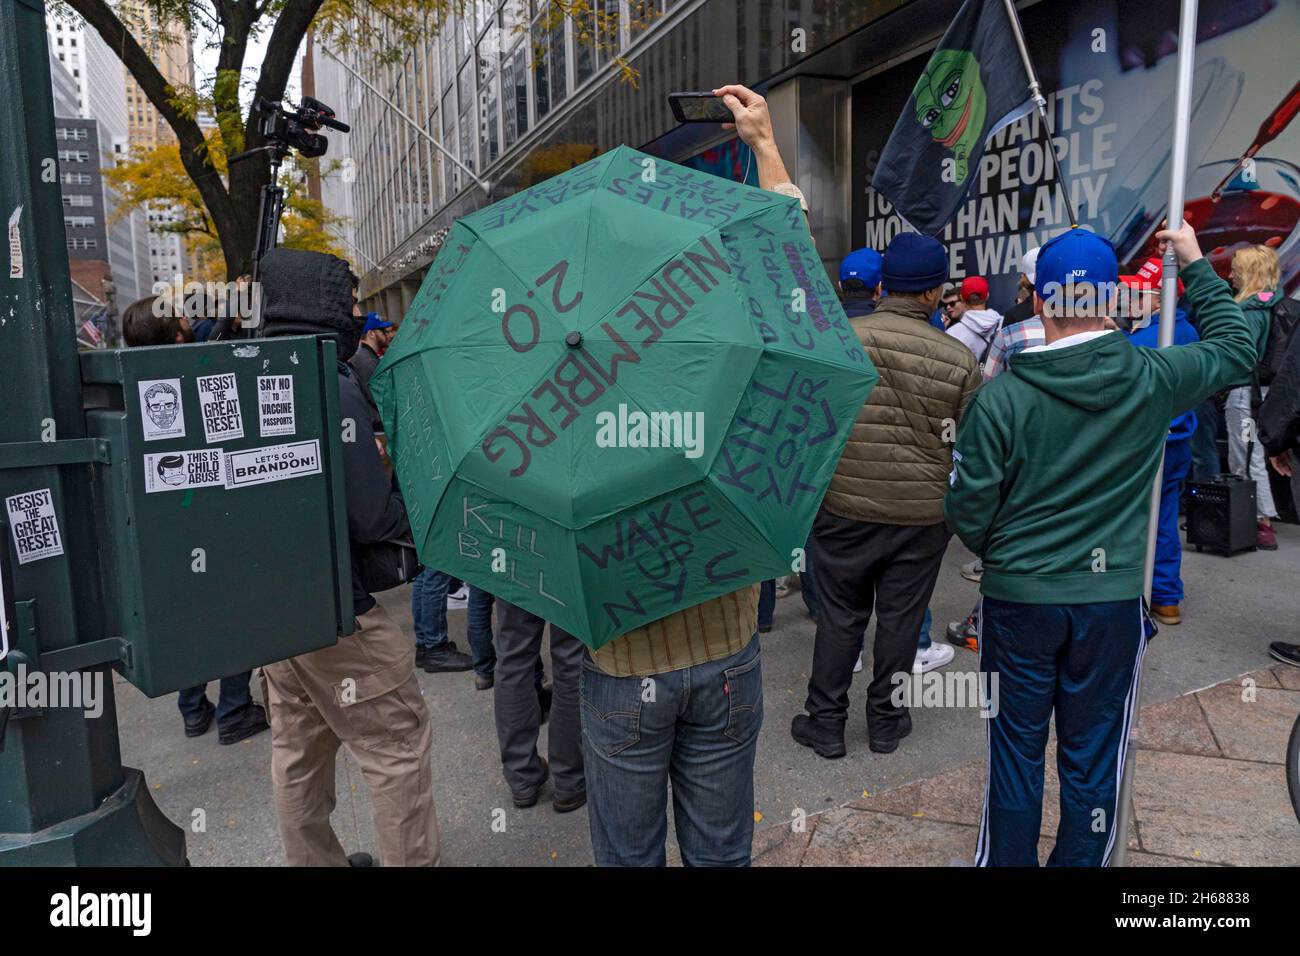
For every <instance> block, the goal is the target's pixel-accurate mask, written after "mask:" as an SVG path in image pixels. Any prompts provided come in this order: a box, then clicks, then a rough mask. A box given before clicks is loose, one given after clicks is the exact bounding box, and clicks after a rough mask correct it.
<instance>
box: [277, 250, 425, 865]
mask: <svg viewBox="0 0 1300 956" xmlns="http://www.w3.org/2000/svg"><path fill="white" fill-rule="evenodd" d="M261 266H262V268H261V282H262V320H263V322H264V324H265V328H264V332H265V334H266V336H267V337H271V336H282V335H314V336H325V337H328V338H331V339H333V340H334V341H335V342H336V343H337V345H338V375H339V411H340V416H341V419H342V420H341V421H340V422H339V423H338V427H339V428H340V429H341V430H342V433H343V472H344V475H343V477H344V491H345V494H346V497H347V514H348V541H349V544H350V545H351V550H352V597H353V610H354V613H355V614H356V624H355V630H354V632H353V633H352V634H351V635H349V636H348V637H345V638H343V639H342V640H340V641H339V642H338V643H337V644H335V645H333V646H332V647H326V648H322V649H321V650H318V651H312V652H311V653H309V654H302V655H300V656H298V657H294V658H290V659H289V660H286V661H278V662H277V663H274V664H269V665H267V666H266V667H264V668H263V669H262V672H263V676H264V678H265V689H264V693H265V696H266V699H267V707H268V709H269V710H270V713H271V779H272V782H273V784H274V789H275V802H276V811H277V814H278V816H279V821H280V835H281V838H282V840H283V841H284V850H285V857H286V858H287V860H288V862H289V864H290V865H298V866H330V865H334V866H346V865H348V864H349V863H353V864H354V865H356V864H358V863H360V864H362V865H364V864H365V863H366V862H368V858H365V859H362V858H363V857H365V855H364V854H358V855H354V857H352V858H349V857H348V856H347V855H346V854H345V853H344V852H343V847H342V846H341V845H340V843H339V840H338V837H337V836H336V835H335V833H334V830H333V829H332V828H331V827H330V822H329V816H330V812H331V811H332V810H333V809H334V761H335V755H336V754H337V752H338V747H339V744H340V743H341V744H343V745H345V746H346V747H347V748H348V751H349V752H350V753H351V754H352V756H353V757H354V758H355V759H356V761H357V763H358V764H359V765H360V766H361V772H362V775H363V776H364V777H365V779H366V782H367V784H369V786H370V790H371V803H372V806H373V814H374V829H375V842H376V844H377V845H378V848H379V854H380V858H381V861H382V863H383V864H384V865H385V866H432V865H435V864H436V863H437V862H438V820H437V814H436V811H435V809H434V803H433V771H432V761H431V756H430V754H431V745H432V740H433V735H432V732H431V730H430V726H429V712H428V709H427V707H426V706H425V703H424V698H423V696H422V695H421V693H420V686H419V684H418V683H417V682H416V679H415V654H414V650H413V649H412V646H411V641H410V639H409V638H408V637H406V636H405V635H404V634H403V633H402V631H401V628H399V627H398V626H397V624H396V623H395V622H394V621H393V619H392V618H391V617H389V615H388V612H387V611H385V610H384V608H383V607H382V606H381V605H379V604H377V603H376V602H375V599H374V597H373V596H371V595H370V594H369V593H368V591H367V590H366V588H365V586H364V585H363V584H362V583H361V574H360V564H359V560H360V557H359V554H360V552H361V551H362V550H363V548H364V546H366V545H374V544H378V543H380V542H385V541H393V540H396V539H398V538H402V537H406V536H409V535H410V525H409V523H408V521H407V517H406V509H405V506H404V504H403V502H402V498H401V495H400V494H399V493H398V492H397V491H395V490H394V489H393V485H392V482H391V481H390V479H389V477H388V473H387V471H386V469H385V468H384V464H383V461H382V459H381V458H380V453H379V447H378V445H377V443H376V440H375V434H374V428H373V417H372V412H371V411H370V405H369V402H368V401H367V399H366V397H365V394H364V393H363V392H362V389H361V385H360V383H359V382H358V381H357V379H356V377H355V376H354V374H353V373H352V370H351V368H350V366H349V365H348V364H347V360H348V359H349V358H350V357H351V356H352V354H353V353H354V352H355V351H356V348H357V343H358V342H359V341H360V338H361V323H360V322H358V321H357V320H356V319H355V318H354V317H353V315H352V281H351V271H350V270H349V269H348V265H347V263H346V262H344V261H343V260H342V259H340V258H338V257H337V256H331V255H326V254H324V253H319V252H307V251H303V250H295V249H274V250H272V251H271V252H269V253H267V254H266V256H265V257H263V259H262V263H261Z"/></svg>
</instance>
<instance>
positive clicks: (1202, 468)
mask: <svg viewBox="0 0 1300 956" xmlns="http://www.w3.org/2000/svg"><path fill="white" fill-rule="evenodd" d="M1218 437H1219V409H1218V408H1217V407H1216V406H1215V404H1214V402H1212V401H1210V400H1208V399H1207V400H1206V401H1204V402H1201V404H1199V405H1197V406H1196V431H1194V432H1193V433H1192V437H1191V448H1192V480H1193V481H1209V480H1210V479H1211V478H1213V477H1214V476H1215V475H1217V474H1219V472H1221V471H1223V468H1222V466H1221V464H1220V462H1219V446H1218V444H1217V441H1218Z"/></svg>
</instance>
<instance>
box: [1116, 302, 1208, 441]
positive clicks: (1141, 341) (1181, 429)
mask: <svg viewBox="0 0 1300 956" xmlns="http://www.w3.org/2000/svg"><path fill="white" fill-rule="evenodd" d="M1125 334H1126V335H1127V336H1128V340H1129V341H1130V342H1132V343H1133V344H1134V345H1141V346H1144V347H1146V348H1150V349H1154V348H1157V347H1158V346H1159V345H1160V316H1158V315H1153V316H1152V317H1151V322H1150V324H1148V325H1147V326H1146V328H1142V329H1137V330H1136V331H1133V332H1126V333H1125ZM1199 341H1201V337H1200V336H1199V335H1198V334H1197V333H1196V327H1195V326H1194V325H1192V323H1191V322H1189V321H1188V320H1187V313H1186V312H1185V311H1184V310H1182V309H1178V310H1177V311H1176V312H1175V313H1174V345H1191V344H1192V343H1193V342H1199ZM1195 431H1196V413H1195V412H1186V413H1184V414H1182V415H1179V416H1178V417H1177V418H1175V419H1173V420H1172V421H1170V423H1169V434H1168V436H1166V437H1165V442H1166V443H1168V442H1171V441H1182V440H1184V439H1187V438H1191V437H1192V433H1193V432H1195Z"/></svg>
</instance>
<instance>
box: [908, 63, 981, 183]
mask: <svg viewBox="0 0 1300 956" xmlns="http://www.w3.org/2000/svg"><path fill="white" fill-rule="evenodd" d="M912 96H913V97H914V98H915V101H916V121H917V122H918V123H920V124H921V125H922V126H923V127H925V130H926V132H928V133H929V134H930V137H931V138H932V139H933V140H934V141H935V142H936V143H939V144H940V145H942V146H943V147H945V148H946V149H949V150H951V151H952V156H953V159H954V160H955V161H956V164H957V166H956V179H955V182H956V184H957V185H958V186H960V185H961V184H962V183H964V182H966V177H967V176H968V175H969V174H970V168H969V160H970V154H971V151H972V150H973V149H975V148H976V147H977V146H979V145H980V138H981V137H982V136H983V134H984V111H985V108H986V105H987V104H986V101H985V95H984V83H983V81H982V80H981V79H980V65H979V61H978V60H976V59H975V57H974V56H972V55H971V54H970V53H969V52H967V51H966V50H938V51H936V53H935V54H934V56H933V57H932V58H931V59H930V62H929V64H927V66H926V68H925V72H924V73H922V74H921V78H920V79H919V80H917V81H916V88H915V89H913V90H912Z"/></svg>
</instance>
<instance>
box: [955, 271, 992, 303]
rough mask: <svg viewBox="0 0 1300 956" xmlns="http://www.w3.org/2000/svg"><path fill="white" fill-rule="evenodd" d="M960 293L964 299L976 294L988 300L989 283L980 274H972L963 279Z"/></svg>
mask: <svg viewBox="0 0 1300 956" xmlns="http://www.w3.org/2000/svg"><path fill="white" fill-rule="evenodd" d="M958 294H959V295H960V296H961V297H962V298H963V299H969V298H970V297H971V296H975V297H977V298H979V299H982V300H984V301H985V302H987V301H988V298H989V284H988V282H987V281H986V280H984V279H981V278H980V277H979V276H971V277H970V278H968V279H962V280H961V289H960V290H959V292H958Z"/></svg>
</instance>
